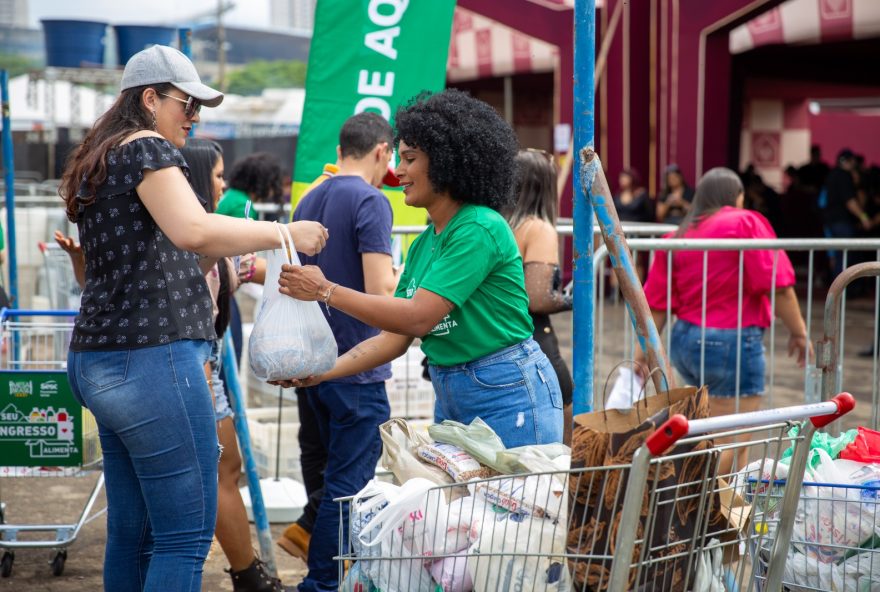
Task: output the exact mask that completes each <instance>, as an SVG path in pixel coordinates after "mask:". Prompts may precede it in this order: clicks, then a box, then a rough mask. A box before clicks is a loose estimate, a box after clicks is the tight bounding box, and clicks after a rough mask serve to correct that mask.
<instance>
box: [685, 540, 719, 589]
mask: <svg viewBox="0 0 880 592" xmlns="http://www.w3.org/2000/svg"><path fill="white" fill-rule="evenodd" d="M699 553H700V557H699V559H698V560H697V575H696V577H695V578H694V588H693V592H725V590H724V568H723V567H722V566H721V564H722V559H723V555H724V554H723V553H722V551H721V543H720V542H719V541H718V539H711V540H710V541H709V544H707V545H706V547H705V548H704V549H703V550H702V551H700V552H699Z"/></svg>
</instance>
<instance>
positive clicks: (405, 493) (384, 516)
mask: <svg viewBox="0 0 880 592" xmlns="http://www.w3.org/2000/svg"><path fill="white" fill-rule="evenodd" d="M434 487H436V484H435V483H432V482H431V481H428V480H427V479H422V478H420V477H415V478H413V479H410V480H409V481H407V482H406V483H404V484H403V485H402V486H401V487H400V491H399V492H398V493H399V495H398V496H397V498H396V499H394V500H389V502H388V505H387V506H385V507H384V508H382V509H381V510H379V512H377V513H376V515H375V516H373V519H372V520H370V521H369V522H367V523H366V524H364V525H363V526H362V527H361V532H360V534H358V540H360V542H361V544H362V545H363V546H365V547H375V546H376V545H378V544H379V543H381V542H382V541H383V540H385V539H386V538H387V537H389V536H391V534H392V533H393V532H394V530H395V529H396V528H397V526H398V525H399V524H400V522H401V521H402V520H403V519H405V518H406V517H407V516H408V515H409V514H410V513H411V512H414V511H416V510H418V509H419V506H420V505H421V502H422V499H423V498H424V497H425V496H426V495H427V494H428V491H429V490H431V489H432V488H434ZM377 527H378V528H379V532H377V533H376V535H375V536H373V537H372V539H370V540H365V539H364V535H365V534H366V533H369V532H372V531H373V529H375V528H377Z"/></svg>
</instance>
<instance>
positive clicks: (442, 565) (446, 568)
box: [428, 551, 474, 592]
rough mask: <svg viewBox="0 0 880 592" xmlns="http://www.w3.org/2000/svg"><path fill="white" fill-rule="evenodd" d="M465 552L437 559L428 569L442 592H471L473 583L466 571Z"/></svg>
mask: <svg viewBox="0 0 880 592" xmlns="http://www.w3.org/2000/svg"><path fill="white" fill-rule="evenodd" d="M467 557H468V554H467V551H464V552H462V553H456V554H455V555H453V556H452V557H444V558H443V559H438V560H437V561H435V562H434V563H432V564H431V566H430V567H429V568H428V569H429V571H430V572H431V577H432V578H434V581H435V582H437V584H439V586H440V589H441V590H443V592H471V590H473V589H474V582H473V581H472V580H471V574H470V572H469V571H468V559H467Z"/></svg>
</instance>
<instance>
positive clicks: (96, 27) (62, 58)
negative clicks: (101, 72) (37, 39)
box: [41, 19, 107, 68]
mask: <svg viewBox="0 0 880 592" xmlns="http://www.w3.org/2000/svg"><path fill="white" fill-rule="evenodd" d="M41 22H42V23H43V33H44V35H43V37H44V38H45V43H46V65H47V66H55V67H58V68H83V67H90V68H103V67H104V37H105V35H106V33H107V23H102V22H98V21H75V20H60V19H43V20H42V21H41Z"/></svg>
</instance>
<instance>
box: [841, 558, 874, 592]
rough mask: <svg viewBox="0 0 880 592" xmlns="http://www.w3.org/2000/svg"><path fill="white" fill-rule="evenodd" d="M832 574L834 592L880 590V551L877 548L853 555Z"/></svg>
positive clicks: (872, 591) (871, 591)
mask: <svg viewBox="0 0 880 592" xmlns="http://www.w3.org/2000/svg"><path fill="white" fill-rule="evenodd" d="M836 567H837V569H836V570H835V571H834V573H832V574H831V576H832V579H833V583H834V586H833V588H832V590H833V591H834V592H869V591H870V592H874V591H876V590H880V553H878V552H877V551H876V550H874V551H866V552H864V553H859V554H858V555H853V556H852V557H850V558H849V559H847V560H846V561H844V562H843V563H841V564H840V565H838V566H836Z"/></svg>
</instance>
